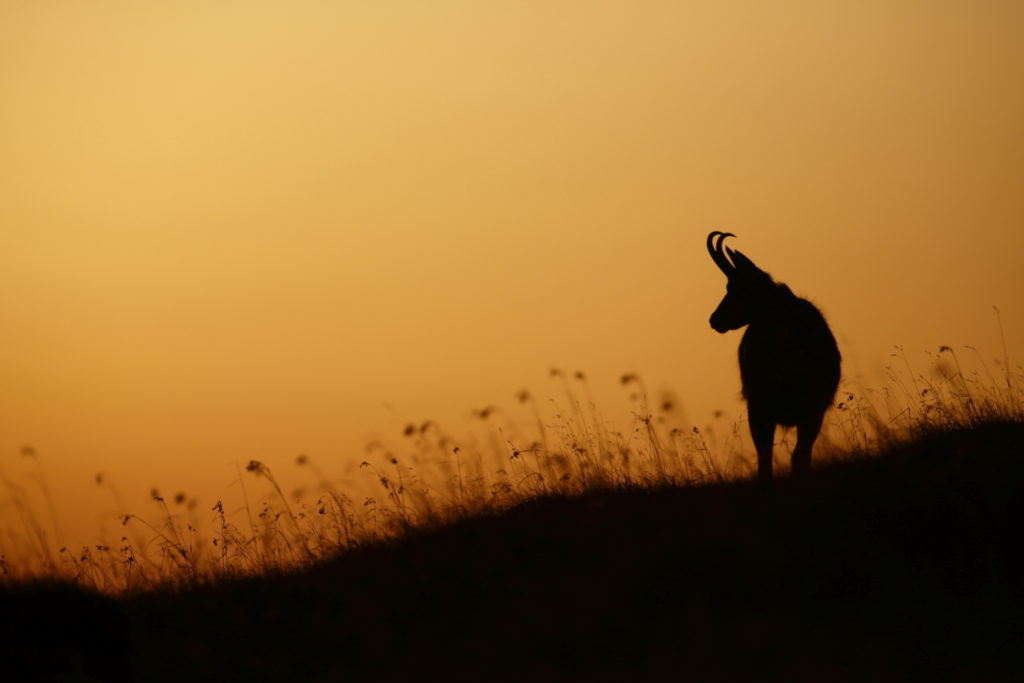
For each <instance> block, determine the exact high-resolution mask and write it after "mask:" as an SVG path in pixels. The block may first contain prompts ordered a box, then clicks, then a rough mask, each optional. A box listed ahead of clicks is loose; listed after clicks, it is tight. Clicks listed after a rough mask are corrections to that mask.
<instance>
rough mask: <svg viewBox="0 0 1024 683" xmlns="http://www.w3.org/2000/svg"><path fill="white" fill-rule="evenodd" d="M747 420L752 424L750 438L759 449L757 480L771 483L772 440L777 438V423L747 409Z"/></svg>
mask: <svg viewBox="0 0 1024 683" xmlns="http://www.w3.org/2000/svg"><path fill="white" fill-rule="evenodd" d="M747 420H748V421H749V422H750V436H751V438H753V440H754V448H755V449H757V478H758V480H760V481H771V478H772V440H773V439H774V438H775V421H774V420H770V419H766V418H764V417H762V416H760V415H758V414H757V413H756V412H755V411H753V410H751V409H750V408H749V406H748V407H747Z"/></svg>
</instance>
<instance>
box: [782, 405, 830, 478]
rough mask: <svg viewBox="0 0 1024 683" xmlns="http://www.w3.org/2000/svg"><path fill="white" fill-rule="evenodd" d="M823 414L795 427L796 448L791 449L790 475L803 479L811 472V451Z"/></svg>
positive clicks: (819, 429)
mask: <svg viewBox="0 0 1024 683" xmlns="http://www.w3.org/2000/svg"><path fill="white" fill-rule="evenodd" d="M824 417H825V416H824V413H820V414H818V415H814V416H812V417H810V418H808V419H807V420H805V421H804V422H801V423H800V424H798V425H797V427H796V446H795V447H794V448H793V459H792V460H791V461H790V462H792V475H793V476H794V477H804V476H806V475H807V473H808V472H810V471H811V449H812V448H814V441H815V439H817V438H818V432H820V431H821V422H822V419H823V418H824Z"/></svg>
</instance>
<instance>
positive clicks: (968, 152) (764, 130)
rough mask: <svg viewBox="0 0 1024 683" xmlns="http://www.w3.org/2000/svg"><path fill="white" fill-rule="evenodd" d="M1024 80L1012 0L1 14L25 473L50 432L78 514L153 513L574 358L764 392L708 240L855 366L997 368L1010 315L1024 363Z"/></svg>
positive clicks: (605, 389) (1, 169)
mask: <svg viewBox="0 0 1024 683" xmlns="http://www.w3.org/2000/svg"><path fill="white" fill-rule="evenodd" d="M1021 83H1024V5H1022V4H1021V3H1019V2H1015V1H1012V0H1011V1H1006V2H998V1H994V0H983V1H980V2H972V3H963V2H952V1H950V2H942V1H937V0H933V1H929V2H903V1H900V2H877V3H876V2H861V3H838V2H836V3H822V2H820V1H814V0H806V1H792V2H782V3H763V2H759V1H755V0H747V1H743V0H736V1H731V2H720V1H714V2H712V1H708V2H697V1H691V2H668V1H666V2H655V1H638V0H630V1H629V2H625V1H622V2H593V1H592V0H565V1H563V2H557V3H552V2H534V1H523V0H517V1H515V2H512V1H508V2H506V1H504V0H495V1H489V2H473V1H471V0H465V1H450V2H440V1H439V2H429V3H418V2H397V1H393V2H373V3H354V2H353V3H347V2H326V1H323V2H315V1H312V0H293V1H290V2H274V1H265V2H253V1H247V2H213V3H211V2H205V1H204V2H173V3H167V2H156V1H155V0H154V1H148V2H102V1H96V2H89V3H66V2H56V1H47V0H31V1H28V0H25V1H21V0H10V1H8V2H4V3H3V4H2V5H0V102H3V106H2V107H0V150H2V157H0V159H2V160H0V325H2V330H3V337H2V339H0V467H2V468H3V470H4V471H6V472H8V473H9V474H11V475H12V476H14V475H16V474H17V473H18V472H19V470H20V469H21V468H23V467H24V466H25V465H26V463H25V462H24V460H25V459H24V458H20V457H19V456H18V449H19V448H20V447H21V446H23V445H26V444H30V445H32V446H33V447H35V448H36V449H37V450H38V451H39V453H40V457H41V459H42V460H41V462H42V464H43V465H44V467H45V474H46V477H47V479H48V481H49V482H50V487H51V488H52V489H53V490H54V492H55V495H56V497H57V499H58V513H59V515H60V517H61V518H62V521H61V524H62V526H63V527H64V529H65V531H66V533H67V534H68V535H73V534H74V533H85V532H91V531H92V530H94V529H97V528H98V527H99V525H100V523H101V520H108V521H107V522H104V523H107V524H109V519H110V515H111V512H112V507H113V506H112V504H111V503H110V500H109V497H108V496H106V494H105V493H104V492H103V491H99V490H97V488H96V487H95V485H94V484H93V476H94V475H95V473H96V472H99V471H103V472H105V473H107V475H108V477H110V478H111V479H112V480H113V481H116V482H117V486H118V487H119V489H120V490H121V492H122V494H123V496H124V497H125V498H126V499H127V500H128V501H129V507H133V508H135V510H133V511H138V512H140V513H142V512H147V511H148V508H147V507H145V506H146V505H148V504H147V503H146V502H145V497H146V493H147V492H148V491H149V488H150V487H151V486H154V485H155V486H158V487H160V488H161V490H164V491H167V492H172V491H175V490H185V491H188V492H190V493H196V494H198V495H200V496H201V498H202V502H203V503H204V504H206V502H207V501H209V503H210V504H212V501H213V500H216V499H217V498H219V497H229V496H231V495H234V493H233V492H232V491H233V489H231V488H230V486H229V485H230V482H231V480H232V479H233V478H234V463H235V462H236V461H241V462H245V461H247V460H248V459H250V458H257V459H260V460H263V461H265V462H267V463H268V464H270V465H271V467H275V468H277V469H278V470H279V471H282V470H288V469H289V468H290V467H291V465H290V463H291V461H292V459H293V458H294V456H295V455H296V454H298V453H302V452H305V453H309V454H310V455H311V456H313V457H315V458H316V459H317V460H318V461H319V462H320V464H321V466H322V467H325V468H333V469H334V470H335V471H336V472H338V473H339V476H340V473H341V472H342V471H343V470H344V466H345V464H351V463H355V462H358V461H359V460H361V459H363V457H364V455H363V445H364V444H365V443H366V441H367V440H368V439H370V438H371V437H373V436H374V435H375V434H385V435H389V434H393V433H395V430H396V429H397V425H400V424H402V423H404V422H405V421H406V420H410V419H411V420H417V421H418V420H422V419H425V418H433V419H435V420H440V421H442V422H444V423H446V424H449V425H450V426H451V429H452V431H456V432H457V431H459V430H460V429H462V428H463V427H465V428H467V429H468V423H467V422H466V418H467V416H468V415H469V413H470V411H471V410H472V409H474V408H479V407H481V406H483V405H486V404H491V403H497V404H499V405H504V406H507V407H508V408H509V410H510V412H512V413H513V414H515V413H514V410H515V409H516V406H515V401H514V399H513V395H514V393H515V392H516V391H517V390H519V389H521V388H524V387H525V388H529V389H531V390H532V391H533V392H534V393H535V394H537V395H538V396H541V397H546V396H549V395H556V394H557V393H558V387H557V385H553V384H552V383H551V381H550V380H549V379H548V377H547V372H548V369H549V368H550V367H552V366H555V367H561V368H566V369H570V370H577V369H578V370H583V371H585V372H586V373H587V375H588V376H589V378H590V381H591V385H592V387H593V390H594V392H595V394H596V396H597V398H598V403H599V407H601V408H602V410H603V411H604V412H605V413H606V415H607V417H608V418H609V419H612V420H619V419H623V420H624V419H627V417H628V409H627V407H628V402H627V400H626V397H625V392H624V391H623V390H622V388H621V387H620V386H618V384H617V378H618V376H619V374H621V373H622V372H623V371H637V372H640V373H641V374H642V375H643V376H644V377H645V378H646V380H647V382H648V385H649V386H650V387H651V388H652V389H653V390H659V391H660V390H661V389H671V390H672V391H674V392H675V393H676V394H677V395H678V397H679V398H680V399H681V401H682V403H683V407H684V408H685V410H686V415H687V417H688V419H689V420H691V421H692V422H694V423H697V424H704V423H705V422H706V421H707V420H708V419H709V417H710V415H711V412H712V411H713V410H715V409H724V410H725V411H726V412H727V414H728V415H732V416H738V415H739V414H740V413H741V410H742V406H741V404H740V402H739V398H738V389H739V380H738V373H737V370H736V368H735V351H736V345H737V344H738V342H739V335H738V334H736V333H733V334H730V335H727V336H725V337H722V336H719V335H717V334H715V333H714V332H713V331H712V330H711V329H710V328H709V327H708V324H707V318H708V316H709V315H710V313H711V311H712V310H713V309H714V307H715V306H716V305H717V303H718V300H719V299H720V297H721V296H722V294H723V292H724V281H723V277H722V275H721V273H720V272H719V271H718V270H717V269H716V268H715V266H714V265H713V264H712V263H711V261H710V259H709V258H708V256H707V253H706V251H705V250H704V245H703V241H704V237H705V235H706V234H707V233H708V232H709V231H710V230H713V229H723V230H729V231H732V232H735V233H737V234H738V235H739V239H738V240H737V241H736V243H735V246H736V247H738V248H740V249H742V250H743V251H744V252H745V253H746V254H747V255H749V256H750V257H751V258H753V259H754V260H755V261H756V262H757V263H758V264H759V265H761V266H762V267H764V268H765V269H766V270H768V271H769V272H771V273H772V274H773V275H775V276H776V277H777V278H778V279H780V280H782V281H785V282H787V283H789V284H790V285H791V286H792V287H793V289H794V290H795V291H796V292H797V293H800V294H804V295H808V296H809V297H810V298H812V299H813V300H814V301H815V302H817V303H818V304H819V305H820V306H821V307H822V309H823V310H824V311H825V313H826V315H827V316H828V318H829V320H830V321H831V324H832V326H833V329H834V330H835V332H836V336H837V337H838V339H839V341H840V346H841V349H842V351H843V353H844V357H845V359H846V364H845V370H846V374H847V375H848V376H853V377H856V376H858V375H859V376H860V377H861V378H863V379H864V380H865V381H867V382H869V383H881V382H882V373H881V371H880V368H881V367H882V365H883V364H884V363H886V362H888V361H889V360H890V359H888V358H887V354H888V353H889V352H890V351H891V350H892V346H893V345H894V344H902V345H903V346H904V347H905V348H906V349H908V350H912V351H915V352H921V351H923V350H925V349H930V350H937V347H938V345H939V344H948V345H952V346H956V345H962V344H972V345H974V346H976V347H978V348H979V349H981V350H982V352H983V355H984V356H985V357H986V360H991V359H992V358H994V357H995V356H1001V355H1002V352H1001V346H1000V340H999V331H998V328H997V326H996V321H995V316H994V313H993V311H992V308H991V307H992V306H993V305H997V306H999V307H1000V309H1001V310H1002V313H1003V322H1004V329H1005V335H1006V342H1007V345H1008V350H1009V354H1010V357H1011V359H1015V360H1016V362H1017V363H1019V362H1020V360H1021V358H1024V308H1022V307H1021V294H1022V293H1024V269H1022V268H1021V266H1020V264H1019V259H1020V255H1021V254H1022V253H1024V225H1022V223H1021V216H1022V215H1024V135H1022V133H1021V122H1022V121H1024V89H1022V88H1021ZM922 369H923V362H922ZM300 479H301V478H300V477H298V476H297V478H296V479H295V481H296V482H298V481H300ZM207 507H208V506H207ZM13 515H14V512H13V508H12V506H11V504H10V501H9V495H8V492H6V491H0V530H2V529H3V528H5V527H7V526H10V525H13V524H14V522H13V521H12V520H13Z"/></svg>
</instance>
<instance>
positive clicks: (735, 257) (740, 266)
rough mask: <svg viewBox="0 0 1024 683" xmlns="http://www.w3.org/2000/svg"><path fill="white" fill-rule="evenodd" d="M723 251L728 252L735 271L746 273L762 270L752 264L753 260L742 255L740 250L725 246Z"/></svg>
mask: <svg viewBox="0 0 1024 683" xmlns="http://www.w3.org/2000/svg"><path fill="white" fill-rule="evenodd" d="M725 251H726V253H728V254H729V259H730V260H731V261H732V262H733V265H735V266H736V270H737V271H739V272H741V273H747V274H752V273H761V272H764V271H762V270H761V269H760V268H758V267H757V266H756V265H754V262H753V261H751V260H750V259H748V258H747V257H746V256H744V255H743V252H742V251H737V250H735V249H730V248H729V247H726V248H725Z"/></svg>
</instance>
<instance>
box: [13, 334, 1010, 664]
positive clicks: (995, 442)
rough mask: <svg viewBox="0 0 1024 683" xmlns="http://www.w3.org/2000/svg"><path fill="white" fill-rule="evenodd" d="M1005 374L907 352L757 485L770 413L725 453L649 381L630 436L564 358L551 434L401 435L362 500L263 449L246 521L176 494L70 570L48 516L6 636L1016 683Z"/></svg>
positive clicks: (382, 657)
mask: <svg viewBox="0 0 1024 683" xmlns="http://www.w3.org/2000/svg"><path fill="white" fill-rule="evenodd" d="M979 359H980V357H979ZM1002 369H1003V371H1004V372H1003V373H991V372H989V373H987V374H986V370H985V369H982V370H981V371H980V372H971V371H967V372H965V371H964V370H963V369H962V366H961V359H959V358H958V357H957V354H956V352H954V351H953V350H952V349H949V348H947V347H942V349H940V350H939V352H938V354H936V355H935V357H934V358H933V363H932V368H931V371H930V372H929V373H928V374H927V375H925V374H917V373H915V371H914V369H913V368H912V367H910V366H909V364H908V363H907V362H906V357H905V356H904V355H903V354H902V350H901V349H897V353H896V354H894V362H893V365H892V367H891V368H890V369H889V372H890V385H889V386H888V387H887V388H885V389H883V390H881V391H868V390H860V389H857V388H852V389H851V388H849V386H847V387H846V388H844V391H843V393H842V395H841V396H840V397H839V399H840V400H839V404H838V406H837V409H836V410H835V411H833V412H832V423H831V429H830V431H829V433H828V435H827V438H825V439H823V440H822V443H821V444H819V448H818V449H817V451H816V457H815V470H814V472H813V475H812V477H811V478H810V479H808V480H807V481H805V482H795V481H789V480H787V479H782V480H779V481H776V482H774V483H773V484H771V485H769V486H763V485H761V486H759V485H755V484H753V483H752V482H751V481H750V480H749V476H750V474H751V473H752V472H753V463H752V459H751V458H750V457H748V456H746V455H745V454H744V452H743V450H742V449H741V448H740V447H739V445H740V444H741V443H742V438H745V436H746V435H745V434H744V433H743V432H742V431H741V428H742V429H745V427H743V426H742V425H736V426H734V427H733V430H732V432H733V433H732V434H731V435H726V437H725V438H720V439H718V440H717V441H716V442H715V443H716V444H717V448H718V449H719V451H720V452H718V453H715V452H713V451H712V447H711V446H709V445H708V443H707V442H706V441H705V433H706V432H707V431H708V430H707V429H704V430H702V429H699V428H695V427H692V426H691V427H690V428H688V429H684V428H682V427H680V426H675V425H674V423H673V421H672V419H671V418H672V415H671V411H672V408H673V406H672V404H671V401H670V400H669V399H664V400H662V401H660V402H659V403H658V405H657V406H656V407H655V408H654V409H651V408H650V404H649V401H648V397H647V392H646V389H645V387H644V385H643V382H642V380H641V379H640V378H639V377H637V376H635V375H632V374H627V375H624V376H623V377H622V384H623V386H624V387H625V388H626V389H627V390H630V391H632V392H634V395H635V402H634V406H635V411H634V414H633V422H632V424H631V425H630V427H629V429H628V430H625V431H622V432H620V431H616V430H615V429H614V428H613V427H612V426H611V425H610V424H608V423H607V422H605V421H604V420H603V418H602V417H601V416H600V415H599V414H598V413H597V411H596V408H595V407H594V406H593V403H592V401H589V400H581V399H580V398H579V396H580V395H583V396H587V395H588V393H589V392H588V390H587V388H586V384H585V383H586V379H585V377H584V376H583V375H582V374H581V373H576V374H575V375H573V376H568V375H566V374H565V373H560V372H559V371H553V373H552V374H553V378H554V379H555V380H556V381H557V382H559V383H562V386H563V388H564V392H563V393H564V396H563V398H561V399H559V400H558V401H556V402H555V403H556V404H557V405H556V408H555V411H556V412H555V413H554V415H551V416H549V417H545V413H544V412H543V411H542V410H541V409H540V407H539V406H536V404H535V403H534V399H533V397H532V395H531V394H529V393H528V392H521V393H520V394H519V395H518V396H517V400H518V401H519V402H520V403H521V404H522V405H523V406H524V407H526V408H527V409H529V410H530V411H531V413H532V414H533V415H534V417H535V423H536V425H537V427H536V429H535V430H533V431H526V430H520V428H518V427H517V426H516V425H515V424H514V423H513V422H512V421H511V420H508V419H506V418H505V417H504V416H503V414H502V411H501V410H500V409H498V408H495V407H493V406H491V407H488V408H484V409H482V410H480V411H478V412H477V417H478V418H479V419H480V421H481V424H482V425H483V426H484V430H483V431H484V432H485V433H486V435H487V438H486V439H484V440H483V441H479V440H478V441H477V442H475V443H474V442H472V441H467V440H466V439H462V440H457V439H455V438H454V437H452V436H451V435H449V434H447V433H446V432H445V431H444V430H443V429H442V428H441V427H440V426H438V425H436V424H435V423H433V422H431V421H426V422H422V423H419V424H409V425H407V426H406V427H404V428H403V429H402V430H401V435H400V437H399V438H400V439H402V440H403V441H402V443H403V446H404V449H403V452H404V453H407V454H408V453H410V452H411V453H412V454H411V455H406V456H403V457H402V458H401V459H400V458H399V457H397V456H395V455H394V454H393V453H394V451H393V450H392V449H391V448H389V447H387V446H385V445H382V444H375V445H373V446H372V447H371V448H370V449H369V454H368V458H367V461H366V462H365V463H364V465H363V471H364V472H365V473H366V475H367V476H369V477H372V478H373V479H374V480H375V481H376V486H377V490H378V494H377V495H371V496H366V497H364V498H363V499H362V500H354V499H352V498H350V497H348V496H347V495H346V494H345V493H344V492H342V491H341V490H340V489H339V488H338V487H337V486H336V485H335V484H333V483H332V482H331V481H330V480H329V478H328V477H326V476H324V475H323V474H322V472H320V470H319V467H318V465H317V463H316V462H315V461H314V460H313V459H311V458H309V457H308V456H299V458H298V459H297V461H296V465H297V466H300V467H303V468H308V469H310V470H311V471H313V472H314V473H315V474H316V475H317V478H318V479H320V480H321V486H320V491H319V493H318V494H317V495H316V496H315V497H314V498H313V499H312V500H311V501H309V502H301V501H300V502H298V503H296V502H295V501H289V499H288V497H287V496H286V494H285V493H284V491H283V490H282V488H281V486H280V485H279V483H278V480H277V479H276V478H275V474H274V473H273V472H271V471H270V470H269V468H267V467H266V465H264V464H262V463H259V462H255V461H254V462H251V463H250V464H249V466H248V468H247V469H248V471H247V472H245V473H243V472H242V471H241V468H240V469H239V483H240V484H241V486H242V493H243V496H244V508H243V509H242V510H240V511H239V514H236V515H235V517H236V518H237V519H238V521H233V520H232V518H231V516H230V515H229V514H228V513H226V512H225V509H224V505H223V503H221V502H220V501H218V502H217V503H216V504H215V505H214V506H213V508H212V509H211V511H210V512H211V515H212V517H213V520H214V523H213V525H212V528H213V531H209V532H205V533H201V532H200V531H198V530H197V529H196V528H194V526H193V525H192V524H191V523H189V522H183V521H182V519H181V515H180V514H176V513H175V512H174V511H173V510H172V509H171V507H170V506H169V505H168V504H167V502H166V501H165V500H164V499H163V497H162V496H160V495H159V493H158V492H157V491H153V498H154V503H155V504H156V505H157V506H158V509H160V510H161V513H162V514H161V517H162V519H161V520H160V521H159V522H152V521H147V520H144V519H142V518H140V517H137V516H135V515H132V514H126V516H125V518H124V519H123V521H124V522H125V529H126V534H125V536H124V537H122V539H121V543H120V545H118V546H117V547H115V548H110V547H106V546H103V545H98V546H95V547H90V548H86V549H83V551H82V552H81V553H74V554H71V553H70V552H69V551H68V550H67V549H64V550H63V551H62V552H60V553H59V554H58V559H54V558H47V551H46V550H45V533H44V532H43V531H42V525H41V524H40V523H39V522H37V521H35V517H33V515H32V514H31V510H28V509H25V510H24V513H25V528H26V529H27V532H26V538H27V539H29V540H31V539H32V538H33V537H34V538H35V539H36V541H35V542H34V543H35V545H34V546H33V547H38V548H39V550H38V551H37V556H38V558H39V561H38V563H37V564H36V565H34V566H33V567H32V568H31V570H27V571H22V572H20V573H19V569H18V567H15V566H12V565H11V563H9V562H7V563H5V564H4V565H3V567H2V568H3V571H4V573H5V576H6V580H5V581H4V587H3V588H0V591H2V592H0V623H2V624H3V627H2V628H3V630H4V632H3V633H0V642H3V643H5V644H7V645H6V646H7V647H9V648H11V649H10V653H9V657H8V659H9V660H10V661H14V660H18V661H23V662H24V663H25V664H26V665H31V666H34V667H36V670H37V673H39V677H40V678H43V679H46V678H60V679H61V680H172V679H178V678H192V679H200V680H213V679H221V680H235V679H250V680H296V679H312V680H339V679H341V678H346V679H347V678H350V677H351V678H357V677H364V676H372V677H373V678H377V679H384V680H399V679H401V680H407V679H408V678H411V677H413V676H422V675H424V674H429V675H431V676H434V675H444V676H446V677H448V678H450V679H454V680H680V679H687V680H736V679H757V680H783V679H785V680H850V681H861V680H933V679H934V680H1014V679H1015V678H1017V677H1018V675H1020V674H1021V673H1024V669H1022V667H1021V665H1020V663H1019V662H1018V658H1019V657H1018V654H1017V653H1018V651H1019V648H1020V647H1021V645H1022V644H1024V629H1022V626H1024V618H1022V616H1021V615H1024V611H1022V608H1024V579H1022V577H1024V573H1022V570H1024V544H1022V543H1021V542H1020V540H1019V524H1020V521H1019V520H1021V519H1024V459H1022V458H1021V457H1020V454H1021V453H1022V452H1024V415H1022V412H1021V406H1022V405H1024V402H1022V401H1021V387H1022V386H1024V383H1022V382H1020V377H1019V375H1017V374H1014V373H1012V372H1011V370H1010V368H1009V365H1008V363H1007V364H1005V365H1004V366H1002ZM723 444H724V445H723ZM32 457H37V454H35V453H34V452H33V454H32ZM252 477H261V478H263V479H265V480H267V481H268V483H269V484H270V485H271V488H272V490H273V494H272V496H271V497H270V498H267V499H265V500H258V501H257V502H255V504H254V505H250V498H249V494H248V493H247V489H246V484H245V482H246V480H247V479H248V480H249V481H250V482H251V481H252V479H251V478H252ZM5 483H7V484H8V488H9V490H10V491H12V494H11V495H12V496H14V495H15V494H16V493H17V491H16V485H15V488H11V486H12V484H13V482H5ZM98 483H101V484H102V483H103V482H98ZM174 504H175V505H181V506H184V505H192V506H193V507H194V506H195V503H194V502H193V501H188V500H187V499H186V497H185V496H184V495H183V494H179V495H178V496H175V500H174ZM243 513H244V516H243ZM239 523H240V524H241V527H240V526H239ZM143 532H148V535H147V533H143ZM131 534H134V537H135V538H134V540H133V539H131V538H130V535H131ZM143 547H146V548H149V549H150V550H149V552H148V553H147V554H146V555H145V556H143V555H142V553H141V552H140V548H143ZM96 589H98V590H100V591H104V592H106V593H112V594H114V596H115V597H103V596H102V595H101V594H99V593H97V592H94V591H95V590H96ZM12 666H13V664H12Z"/></svg>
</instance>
